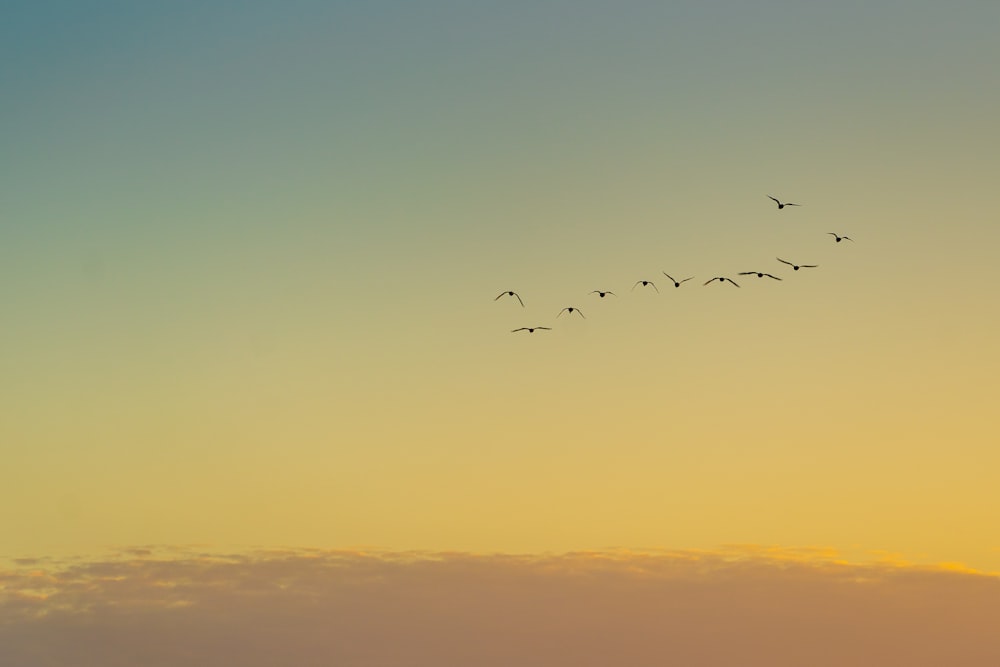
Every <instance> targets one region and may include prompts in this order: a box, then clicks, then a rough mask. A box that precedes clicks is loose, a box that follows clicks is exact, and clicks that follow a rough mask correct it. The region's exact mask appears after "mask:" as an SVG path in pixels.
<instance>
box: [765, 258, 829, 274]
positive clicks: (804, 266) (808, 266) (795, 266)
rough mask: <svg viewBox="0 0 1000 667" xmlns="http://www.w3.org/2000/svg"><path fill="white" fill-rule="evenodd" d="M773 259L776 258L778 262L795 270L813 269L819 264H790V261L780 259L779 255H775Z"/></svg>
mask: <svg viewBox="0 0 1000 667" xmlns="http://www.w3.org/2000/svg"><path fill="white" fill-rule="evenodd" d="M775 259H776V260H778V261H779V262H781V263H782V264H787V265H788V266H790V267H792V268H793V269H795V270H796V271H798V270H799V269H815V268H816V267H817V266H819V264H792V263H791V262H786V261H785V260H783V259H781V258H780V257H775Z"/></svg>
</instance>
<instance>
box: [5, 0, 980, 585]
mask: <svg viewBox="0 0 1000 667" xmlns="http://www.w3.org/2000/svg"><path fill="white" fill-rule="evenodd" d="M998 28H1000V5H998V4H997V3H995V2H975V1H968V2H958V3H950V4H947V3H940V2H930V1H908V2H903V1H895V2H888V1H876V2H836V3H801V2H792V1H784V2H779V1H767V2H757V3H746V2H735V1H727V2H714V3H706V2H694V1H681V2H669V3H641V2H632V3H610V2H594V1H590V0H585V1H583V2H577V1H574V2H568V1H554V2H531V3H527V2H441V1H437V0H432V1H428V2H420V3H412V2H410V3H403V2H399V3H387V2H363V3H362V2H354V3H337V2H334V3H324V2H282V3H265V2H239V3H236V2H219V1H207V2H177V3H173V2H171V3H126V2H46V3H35V2H31V3H29V2H8V3H5V6H4V9H3V10H2V19H0V62H2V63H3V66H2V67H0V99H2V103H0V155H2V159H0V307H2V309H3V310H2V316H0V323H2V324H0V447H2V448H3V449H2V456H3V459H4V461H5V464H4V466H3V467H2V469H0V524H2V525H5V526H8V527H9V529H8V530H7V531H6V532H5V535H3V536H0V552H4V553H12V554H22V553H29V554H35V555H37V554H38V553H45V552H47V551H50V550H51V551H56V550H58V551H73V550H76V549H80V550H86V549H91V548H95V547H99V546H101V545H107V544H140V543H163V544H179V543H188V542H221V543H226V544H255V545H270V544H281V545H294V546H324V547H343V546H347V545H354V544H378V545H381V546H385V547H388V548H422V549H449V548H456V549H466V550H472V551H475V550H481V549H487V550H498V551H505V550H525V551H531V550H544V549H554V550H560V549H572V548H594V547H603V546H637V547H644V546H649V547H657V546H664V547H676V548H699V547H706V546H713V545H718V544H725V543H731V542H740V543H754V542H761V543H776V544H783V545H788V546H817V545H818V546H832V547H836V548H842V549H847V548H858V549H861V550H864V549H884V550H887V551H892V552H901V553H905V554H908V555H909V556H910V557H912V558H913V559H914V560H927V561H940V560H954V561H961V562H967V563H969V564H970V565H972V566H976V567H981V568H984V569H989V570H993V571H995V570H1000V542H997V540H996V539H995V538H994V537H988V536H990V535H995V533H991V532H990V531H991V527H992V526H995V525H997V521H1000V504H998V501H997V500H996V498H995V497H994V496H995V494H994V493H993V492H992V486H993V484H992V482H993V479H992V476H991V471H993V470H996V464H997V463H1000V458H998V454H997V453H996V452H995V451H994V450H995V447H993V446H992V445H995V442H996V436H997V427H996V425H995V420H994V419H993V417H992V416H991V415H992V411H993V410H994V408H993V406H992V403H993V402H994V399H995V397H996V396H997V395H998V390H1000V385H998V380H997V378H998V377H1000V355H998V352H997V347H996V344H995V340H997V336H998V334H1000V319H998V310H997V306H996V303H997V300H996V297H995V293H994V292H995V289H996V286H995V257H994V256H995V249H996V247H997V244H998V243H1000V231H998V226H997V225H996V220H995V218H996V211H997V210H998V205H1000V196H998V194H997V189H996V180H997V174H998V173H1000V169H998V167H1000V157H998V156H1000V132H998V130H997V121H996V119H997V118H998V117H1000V87H998V86H996V85H995V80H996V72H995V70H996V66H997V63H1000V43H998V40H997V39H996V35H997V29H998ZM768 194H772V195H774V196H777V197H780V198H782V199H785V200H791V201H797V202H801V203H802V204H803V206H802V207H801V208H798V209H786V210H784V211H781V212H778V211H777V210H776V209H775V207H774V206H773V204H772V203H771V202H770V201H769V200H767V198H766V195H768ZM831 231H835V232H838V233H842V234H848V235H849V236H851V237H852V238H854V239H856V243H855V244H853V245H849V244H840V245H835V244H834V243H833V242H832V239H831V237H829V236H826V233H827V232H831ZM776 256H781V257H786V256H787V257H788V258H790V259H793V260H795V261H797V262H801V263H816V264H819V265H820V269H818V270H817V271H816V272H814V273H805V272H800V273H796V274H792V273H791V272H788V271H784V269H785V268H787V267H782V266H781V265H779V264H777V263H776V262H775V259H774V258H775V257H776ZM758 267H759V268H760V269H761V270H771V271H782V275H783V276H784V277H785V281H783V282H782V283H781V284H777V283H775V284H773V285H771V284H769V285H764V284H762V283H760V282H752V283H749V284H744V286H743V288H741V290H740V291H735V290H734V291H732V292H724V291H720V290H721V287H719V286H716V285H712V286H709V287H704V288H703V287H702V286H701V284H700V283H701V282H702V281H703V280H704V279H707V278H709V277H711V276H714V275H723V274H727V275H733V274H735V272H738V271H744V270H749V269H755V270H756V269H757V268H758ZM664 270H665V271H668V272H671V273H674V272H676V274H683V275H685V276H687V275H694V276H697V277H698V279H697V280H696V281H692V283H690V284H689V286H690V287H691V289H690V290H689V289H687V287H685V289H684V290H676V291H673V290H671V291H668V290H666V289H665V282H664V283H660V285H661V287H664V290H663V291H664V293H663V294H660V295H648V294H641V293H638V292H636V293H631V292H630V291H629V289H630V287H631V286H632V285H633V283H634V282H635V281H636V280H639V279H642V278H652V279H653V280H665V279H664V278H663V276H662V274H661V271H664ZM754 280H756V279H754ZM748 282H749V281H748ZM772 287H773V288H774V289H766V288H772ZM507 289H516V290H518V291H519V292H520V293H521V294H522V295H523V296H524V297H525V299H526V301H527V303H528V307H527V308H525V309H524V310H523V311H521V310H511V308H516V306H514V305H513V304H511V303H507V302H503V301H501V302H500V303H496V302H494V301H493V297H494V296H495V295H496V294H497V293H499V292H500V291H501V290H507ZM593 289H612V290H614V291H616V292H618V293H619V294H620V296H621V299H620V301H618V302H616V303H604V302H600V303H598V302H595V301H594V299H595V297H593V296H590V295H588V292H589V291H590V290H593ZM570 305H572V306H576V307H580V308H582V309H583V310H584V312H586V314H587V316H588V319H587V320H586V322H583V321H582V320H581V321H579V322H566V318H565V317H563V318H561V319H559V320H558V322H557V325H558V326H556V324H553V323H556V320H555V315H556V313H557V312H558V311H559V309H560V308H562V307H565V306H570ZM647 306H648V307H647ZM529 325H530V326H533V325H550V326H556V329H555V330H554V331H553V332H552V336H551V337H549V338H542V339H541V340H539V338H541V337H540V336H538V335H534V336H533V337H531V338H524V337H521V336H517V337H514V336H511V334H510V330H511V329H513V328H515V327H519V326H529ZM657 474H660V475H661V477H660V478H657ZM511 480H515V481H511ZM753 480H759V482H753ZM680 507H693V508H697V510H696V512H695V514H694V515H690V516H682V513H681V512H679V511H678V509H677V508H680ZM623 517H624V518H623Z"/></svg>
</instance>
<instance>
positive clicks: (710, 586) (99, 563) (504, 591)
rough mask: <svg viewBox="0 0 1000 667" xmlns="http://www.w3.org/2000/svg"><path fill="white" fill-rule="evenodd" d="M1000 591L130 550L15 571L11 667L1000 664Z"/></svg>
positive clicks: (795, 574) (867, 576)
mask: <svg viewBox="0 0 1000 667" xmlns="http://www.w3.org/2000/svg"><path fill="white" fill-rule="evenodd" d="M997 627H1000V578H997V577H995V576H992V575H986V574H982V573H977V572H973V571H971V570H969V569H967V568H964V567H956V566H955V565H942V566H935V567H927V566H915V565H910V564H906V563H901V562H897V561H893V560H881V561H876V562H873V563H867V564H852V563H848V562H846V561H844V560H842V559H840V558H839V556H838V554H837V553H836V552H834V551H831V550H827V549H812V548H809V549H784V548H776V547H765V546H757V545H735V546H731V547H726V548H723V549H717V550H698V551H695V550H691V551H643V552H633V551H624V550H614V551H593V552H577V553H568V554H559V555H512V554H492V555H475V554H466V553H423V552H421V553H416V552H383V551H362V550H356V551H324V550H298V549H294V550H292V549H290V550H267V551H255V552H252V553H231V554H220V553H213V552H210V551H207V550H194V549H183V550H182V549H169V550H164V549H157V548H153V547H143V548H139V549H129V550H123V551H121V552H119V553H116V554H115V555H113V556H112V557H108V558H104V559H101V560H92V561H67V562H62V563H58V562H53V561H50V560H45V561H37V562H36V561H30V560H24V561H21V562H19V563H15V564H13V565H12V566H11V567H10V568H8V569H5V570H0V664H4V665H18V666H20V667H35V666H36V665H39V666H40V665H73V666H74V667H86V666H88V665H95V666H96V665H101V666H105V667H114V666H117V665H122V666H124V665H144V666H147V667H166V666H171V667H172V666H174V665H242V666H246V667H262V666H264V665H350V666H352V667H364V666H367V665H413V666H424V665H427V666H431V665H433V666H435V667H442V666H448V665H477V666H480V665H481V666H487V667H489V666H493V665H496V666H500V665H505V666H506V665H546V666H548V667H559V666H561V665H574V666H579V665H608V664H620V665H639V666H642V665H663V664H678V665H729V664H741V665H768V666H781V665H803V664H809V665H846V664H850V665H896V664H898V665H907V666H913V665H942V664H961V665H997V664H1000V637H998V635H997V633H996V628H997Z"/></svg>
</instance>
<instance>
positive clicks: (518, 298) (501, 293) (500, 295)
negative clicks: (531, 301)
mask: <svg viewBox="0 0 1000 667" xmlns="http://www.w3.org/2000/svg"><path fill="white" fill-rule="evenodd" d="M504 294H506V295H507V296H513V297H517V300H518V301H519V302H520V303H521V307H522V308H524V301H521V297H520V296H518V294H517V292H510V291H508V292H500V293H499V294H497V298H496V299H493V300H494V301H496V300H497V299H499V298H500V297H502V296H503V295H504Z"/></svg>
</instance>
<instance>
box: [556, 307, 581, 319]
mask: <svg viewBox="0 0 1000 667" xmlns="http://www.w3.org/2000/svg"><path fill="white" fill-rule="evenodd" d="M563 313H570V314H573V313H576V314H577V315H579V316H580V317H583V319H587V318H586V317H584V315H583V311H582V310H580V309H579V308H575V307H573V306H569V307H567V308H563V309H562V310H560V311H559V315H562V314H563ZM559 315H556V317H559Z"/></svg>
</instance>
